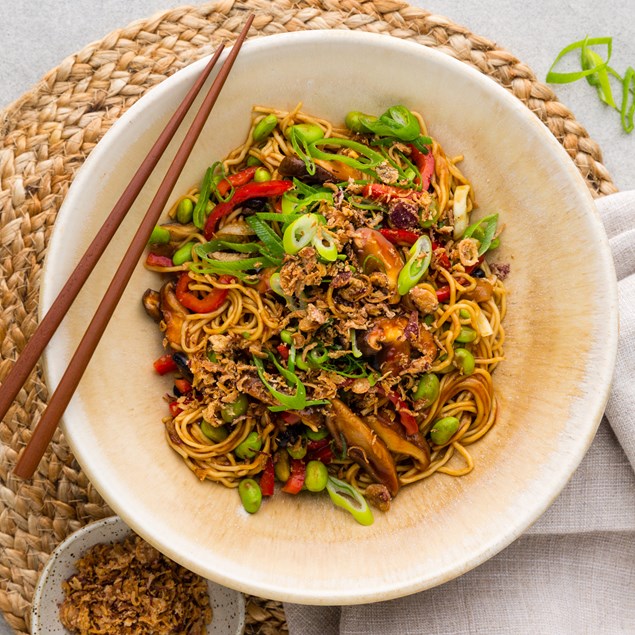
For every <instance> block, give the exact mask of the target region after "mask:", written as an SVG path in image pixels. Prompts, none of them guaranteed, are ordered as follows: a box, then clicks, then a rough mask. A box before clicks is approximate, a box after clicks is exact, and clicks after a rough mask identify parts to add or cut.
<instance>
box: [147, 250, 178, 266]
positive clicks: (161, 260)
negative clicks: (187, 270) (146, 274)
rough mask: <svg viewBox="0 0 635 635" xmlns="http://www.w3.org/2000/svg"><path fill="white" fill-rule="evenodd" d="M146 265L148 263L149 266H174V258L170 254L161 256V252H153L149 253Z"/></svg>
mask: <svg viewBox="0 0 635 635" xmlns="http://www.w3.org/2000/svg"><path fill="white" fill-rule="evenodd" d="M146 265H148V267H174V263H173V262H172V258H170V257H169V256H160V255H159V254H155V253H153V252H150V253H149V254H148V256H147V258H146Z"/></svg>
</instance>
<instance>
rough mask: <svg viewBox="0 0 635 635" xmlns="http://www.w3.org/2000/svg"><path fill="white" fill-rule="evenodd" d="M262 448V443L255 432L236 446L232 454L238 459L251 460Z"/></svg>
mask: <svg viewBox="0 0 635 635" xmlns="http://www.w3.org/2000/svg"><path fill="white" fill-rule="evenodd" d="M261 447H262V441H261V439H260V437H259V436H258V433H257V432H250V433H249V434H248V435H247V437H246V438H245V439H244V440H243V441H242V442H241V443H239V444H238V447H237V448H236V449H235V450H234V454H235V455H236V456H237V457H238V458H239V459H253V458H254V456H256V452H258V451H259V450H260V448H261Z"/></svg>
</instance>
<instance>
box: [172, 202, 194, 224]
mask: <svg viewBox="0 0 635 635" xmlns="http://www.w3.org/2000/svg"><path fill="white" fill-rule="evenodd" d="M193 214H194V203H192V199H191V198H184V199H182V200H181V201H180V202H179V205H178V207H177V208H176V220H178V221H179V223H181V224H182V225H187V224H188V223H191V222H192V216H193Z"/></svg>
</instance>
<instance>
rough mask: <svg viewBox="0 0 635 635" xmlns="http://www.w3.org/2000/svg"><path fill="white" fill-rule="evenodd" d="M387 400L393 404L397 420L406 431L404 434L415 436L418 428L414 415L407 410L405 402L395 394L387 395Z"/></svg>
mask: <svg viewBox="0 0 635 635" xmlns="http://www.w3.org/2000/svg"><path fill="white" fill-rule="evenodd" d="M388 399H390V401H391V402H392V403H393V404H394V406H395V408H396V409H397V412H398V413H399V420H400V421H401V424H402V425H403V427H404V428H405V429H406V434H417V432H419V426H418V425H417V420H416V419H415V418H414V415H413V414H412V413H411V412H410V411H409V410H408V406H407V405H406V402H405V401H404V400H403V399H402V398H401V397H400V396H399V395H398V394H397V393H396V392H391V393H390V394H389V395H388Z"/></svg>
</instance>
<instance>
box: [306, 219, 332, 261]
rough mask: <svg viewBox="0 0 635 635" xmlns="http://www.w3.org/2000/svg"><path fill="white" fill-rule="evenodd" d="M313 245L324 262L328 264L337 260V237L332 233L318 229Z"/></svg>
mask: <svg viewBox="0 0 635 635" xmlns="http://www.w3.org/2000/svg"><path fill="white" fill-rule="evenodd" d="M311 244H312V245H313V247H315V250H316V251H317V252H318V254H320V256H321V257H322V258H323V259H324V260H327V261H328V262H335V261H336V260H337V256H338V253H337V244H336V243H335V236H333V234H331V232H329V231H327V230H326V229H322V228H321V227H318V230H317V232H316V234H315V236H314V237H313V240H312V241H311Z"/></svg>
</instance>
